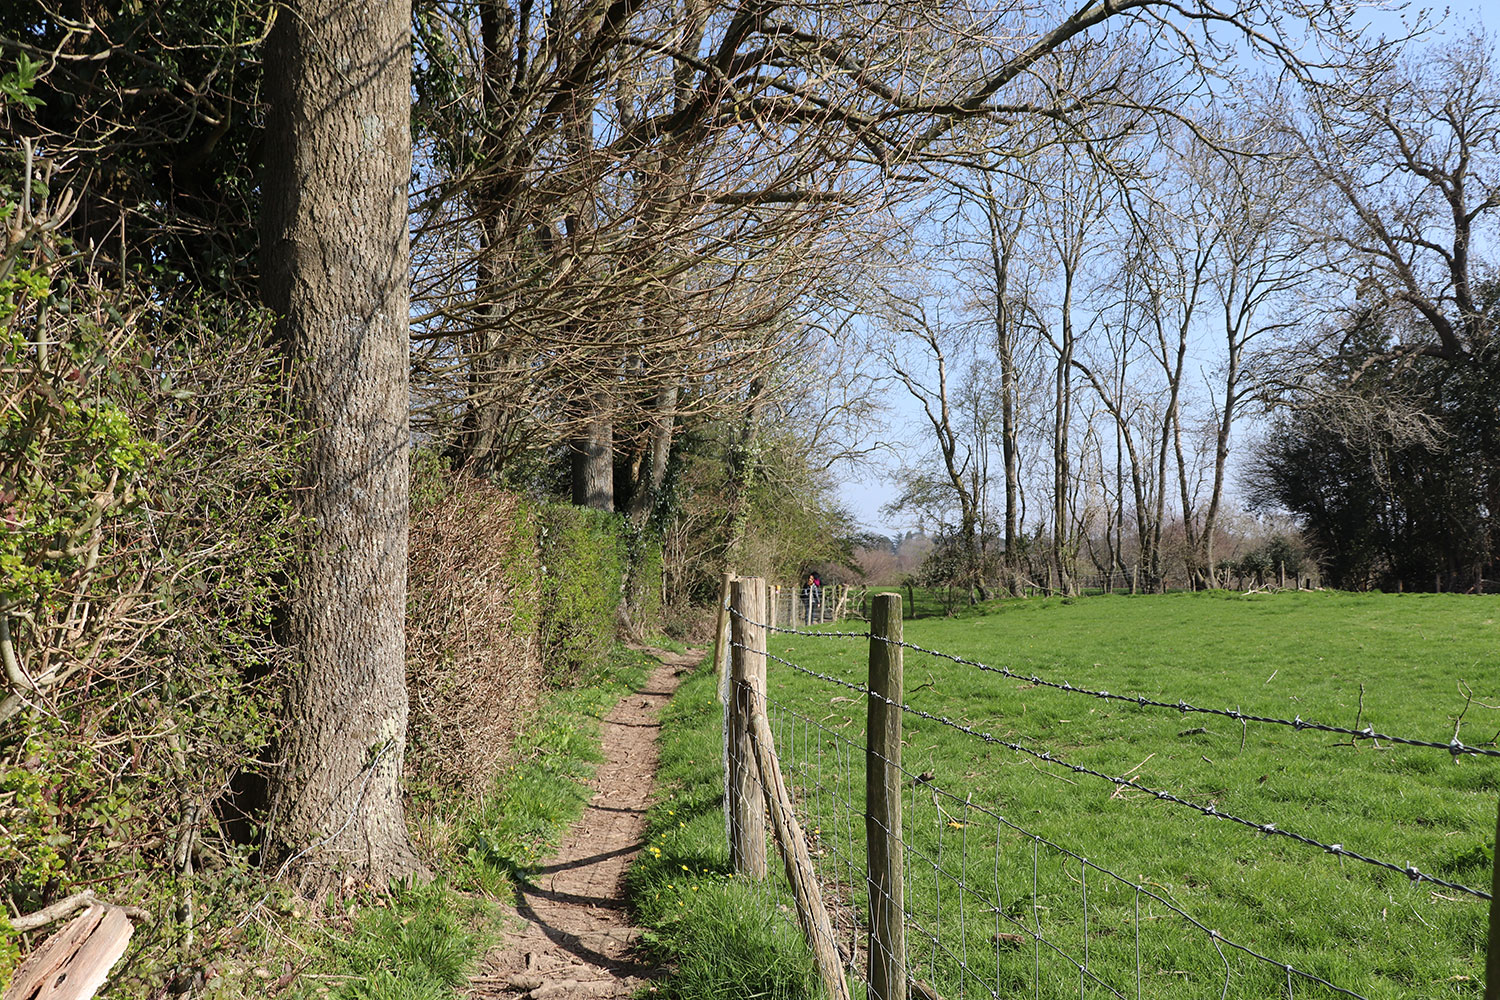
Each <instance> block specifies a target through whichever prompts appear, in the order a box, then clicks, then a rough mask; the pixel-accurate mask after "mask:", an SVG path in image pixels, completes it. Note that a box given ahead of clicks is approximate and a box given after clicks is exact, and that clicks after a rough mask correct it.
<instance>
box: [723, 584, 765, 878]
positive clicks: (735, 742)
mask: <svg viewBox="0 0 1500 1000" xmlns="http://www.w3.org/2000/svg"><path fill="white" fill-rule="evenodd" d="M729 605H730V607H731V608H732V609H733V610H734V612H735V613H734V614H731V615H730V619H731V620H730V635H731V636H732V637H733V640H732V642H731V644H730V652H731V653H732V654H733V655H732V656H731V657H730V681H731V684H730V700H729V705H730V709H729V805H728V808H729V860H730V862H731V864H732V865H733V866H734V870H735V873H736V874H738V875H748V876H750V877H751V878H753V879H762V878H765V877H766V823H765V815H766V814H765V804H764V802H763V801H762V794H763V793H762V791H761V786H760V778H759V777H758V776H757V774H756V767H755V748H754V747H753V746H752V745H751V742H750V726H751V712H752V711H753V710H754V704H753V702H754V697H755V695H757V694H758V695H760V696H761V697H762V698H764V696H765V691H766V630H765V629H764V628H763V627H762V626H761V625H760V624H759V623H761V622H763V621H765V618H764V617H762V616H763V615H764V614H765V610H766V582H765V581H764V580H760V579H755V578H747V579H743V580H735V581H734V582H733V583H731V584H730V596H729Z"/></svg>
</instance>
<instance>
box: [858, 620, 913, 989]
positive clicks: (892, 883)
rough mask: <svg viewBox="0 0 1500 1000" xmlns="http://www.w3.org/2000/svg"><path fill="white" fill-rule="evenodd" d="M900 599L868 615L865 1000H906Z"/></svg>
mask: <svg viewBox="0 0 1500 1000" xmlns="http://www.w3.org/2000/svg"><path fill="white" fill-rule="evenodd" d="M900 641H901V595H900V594H877V595H876V596H875V601H874V605H873V607H872V608H871V611H870V700H869V710H868V721H867V728H866V733H865V840H866V850H867V852H868V857H869V861H870V879H869V881H870V991H869V1000H906V913H905V909H906V900H905V886H904V883H903V882H902V868H903V852H904V848H903V846H902V842H901V708H900V705H901V698H902V694H901V666H902V656H901V647H900V646H898V645H896V643H899V642H900Z"/></svg>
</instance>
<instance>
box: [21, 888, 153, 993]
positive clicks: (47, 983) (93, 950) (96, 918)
mask: <svg viewBox="0 0 1500 1000" xmlns="http://www.w3.org/2000/svg"><path fill="white" fill-rule="evenodd" d="M133 933H135V928H134V927H133V926H132V925H131V923H130V917H129V916H127V915H126V913H125V910H124V909H122V908H121V907H118V906H108V905H106V904H103V903H96V904H94V905H93V906H90V907H89V908H88V909H87V910H84V911H83V912H82V913H80V914H79V915H78V916H76V917H74V918H73V920H72V921H71V922H70V923H69V924H68V925H67V926H66V927H64V928H63V929H62V930H60V931H58V932H57V933H56V934H54V935H52V936H51V937H49V938H48V939H47V940H46V941H45V942H43V943H42V946H41V947H40V948H38V949H37V950H36V951H34V952H32V953H31V955H30V956H28V957H27V959H26V961H24V962H22V963H21V967H20V968H19V969H17V970H16V974H15V977H14V978H13V979H12V980H11V983H10V988H9V989H7V990H6V991H5V997H4V1000H90V998H92V997H93V996H94V994H96V993H98V992H99V989H100V987H102V986H103V985H104V980H105V979H106V978H107V977H108V976H109V970H110V969H112V968H114V966H115V963H116V962H118V961H119V960H120V956H122V955H124V954H125V949H126V947H128V946H129V944H130V936H131V935H132V934H133Z"/></svg>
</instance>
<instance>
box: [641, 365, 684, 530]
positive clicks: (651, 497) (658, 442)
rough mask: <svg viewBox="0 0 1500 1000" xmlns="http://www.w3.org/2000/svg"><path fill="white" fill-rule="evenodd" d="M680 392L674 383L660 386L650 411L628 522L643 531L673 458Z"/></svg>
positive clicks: (654, 507) (654, 506)
mask: <svg viewBox="0 0 1500 1000" xmlns="http://www.w3.org/2000/svg"><path fill="white" fill-rule="evenodd" d="M678 395H679V389H678V386H677V384H676V383H675V382H673V383H671V384H669V385H662V386H659V387H658V388H657V390H656V400H655V405H654V407H653V411H652V415H651V416H652V419H651V428H650V431H649V432H648V433H649V436H648V440H647V442H646V453H645V454H644V455H643V456H642V461H641V472H640V475H639V476H637V477H636V482H635V489H634V492H632V493H631V495H630V511H629V516H630V521H631V523H632V524H634V525H635V526H636V527H643V526H644V525H645V524H646V522H647V521H649V520H650V519H651V512H652V511H653V510H655V509H656V498H657V496H658V495H659V494H660V493H661V488H662V485H663V484H664V483H665V482H666V480H667V463H668V461H669V460H670V459H671V457H672V433H673V429H674V427H675V425H676V421H677V397H678Z"/></svg>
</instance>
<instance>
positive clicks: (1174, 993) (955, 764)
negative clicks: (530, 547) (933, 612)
mask: <svg viewBox="0 0 1500 1000" xmlns="http://www.w3.org/2000/svg"><path fill="white" fill-rule="evenodd" d="M1497 619H1500V598H1495V597H1465V596H1456V595H1404V596H1403V595H1381V594H1370V595H1354V594H1341V593H1282V594H1258V595H1253V596H1245V595H1238V594H1224V593H1208V594H1186V593H1184V594H1169V595H1159V596H1158V595H1151V596H1139V597H1126V596H1111V597H1094V598H1087V599H1081V600H1076V601H1072V600H1064V599H1035V600H1023V601H1004V602H997V603H995V604H993V605H991V606H989V607H988V608H987V609H985V613H972V614H968V615H965V616H962V617H957V618H952V619H941V618H919V619H916V620H910V621H908V622H907V624H906V633H905V638H906V640H907V641H908V642H911V643H915V644H918V645H921V646H924V647H928V648H931V649H935V650H941V651H944V652H947V653H951V654H955V655H957V656H960V657H964V658H967V659H972V660H977V661H982V662H983V663H985V664H988V665H992V666H995V667H1000V666H1005V667H1008V668H1010V669H1011V670H1012V671H1014V672H1015V673H1017V674H1020V675H1021V676H1020V677H1005V676H1001V675H999V674H996V673H993V672H987V671H984V670H981V669H979V668H977V667H974V666H972V665H966V664H959V663H954V662H952V661H950V660H945V659H942V658H939V657H934V656H929V655H926V654H923V653H919V652H916V651H913V650H910V649H908V650H907V651H906V654H905V675H906V684H905V697H904V700H905V702H906V704H907V705H908V706H910V707H911V708H912V709H916V710H919V711H921V712H925V713H928V714H929V715H931V716H937V717H944V718H946V719H947V720H950V721H951V722H953V723H957V724H959V725H963V726H966V727H969V728H970V729H972V730H973V733H965V732H961V731H959V730H958V729H956V728H953V727H952V726H949V725H946V724H943V723H942V722H938V721H935V720H932V719H928V718H922V717H919V716H917V715H913V714H906V715H905V733H904V739H905V749H904V755H905V756H904V762H903V763H904V767H905V768H906V770H907V771H908V772H909V773H910V776H909V778H908V781H907V786H906V787H907V789H908V791H907V793H906V798H905V800H904V802H905V809H906V813H907V815H906V839H907V841H908V843H909V847H908V855H907V909H908V912H909V914H910V921H911V926H910V927H909V929H908V952H909V955H910V968H911V972H912V974H913V975H914V976H917V977H920V978H921V979H924V980H926V981H928V982H930V983H931V984H932V986H933V987H934V988H935V989H936V990H937V992H938V993H939V994H940V995H941V996H943V997H946V998H949V1000H952V998H956V997H960V996H967V997H975V996H991V995H999V996H1005V997H1009V996H1018V997H1031V996H1036V997H1046V998H1050V997H1070V996H1082V997H1091V996H1100V997H1106V996H1112V995H1118V996H1122V997H1136V996H1142V997H1153V998H1179V997H1183V998H1185V997H1209V996H1212V997H1219V996H1221V995H1223V996H1229V997H1275V996H1282V997H1286V996H1292V997H1315V996H1337V995H1345V994H1344V991H1347V993H1352V994H1354V995H1357V996H1364V997H1370V998H1396V997H1403V998H1409V997H1453V996H1477V995H1479V993H1480V990H1481V988H1482V977H1483V963H1484V948H1485V934H1486V918H1487V910H1488V904H1487V903H1486V902H1485V901H1484V900H1482V899H1479V898H1476V897H1474V896H1473V895H1469V894H1466V893H1464V892H1463V891H1462V890H1461V889H1459V890H1456V889H1452V888H1449V887H1447V886H1444V885H1440V884H1434V883H1432V882H1428V881H1424V880H1413V879H1410V878H1408V877H1407V876H1406V875H1404V874H1401V873H1400V872H1396V871H1391V870H1389V869H1385V868H1380V867H1376V866H1372V865H1369V864H1366V863H1363V862H1360V861H1356V860H1353V859H1352V858H1351V857H1349V856H1348V855H1347V854H1342V855H1341V853H1340V852H1341V851H1342V852H1357V853H1359V854H1362V855H1366V856H1368V857H1371V858H1374V859H1378V860H1382V861H1385V862H1388V863H1390V864H1392V865H1394V866H1396V867H1397V868H1400V869H1405V868H1407V867H1408V866H1412V867H1414V868H1416V869H1418V870H1420V871H1421V872H1423V873H1426V874H1427V875H1430V876H1433V877H1435V878H1438V879H1441V880H1443V881H1446V882H1451V883H1456V884H1458V885H1461V886H1466V887H1470V888H1475V889H1478V890H1481V891H1484V892H1488V891H1489V889H1490V878H1491V865H1492V863H1493V862H1492V858H1493V852H1494V832H1495V824H1496V807H1497V799H1500V758H1496V757H1477V756H1465V755H1453V754H1450V753H1449V752H1447V751H1446V750H1444V749H1433V748H1426V747H1411V746H1401V745H1393V744H1390V743H1388V742H1384V741H1371V740H1367V739H1362V740H1359V741H1353V740H1351V739H1350V738H1349V737H1347V736H1340V735H1335V734H1330V733H1326V732H1317V731H1311V730H1307V729H1298V728H1295V727H1292V726H1280V725H1267V724H1257V723H1247V724H1241V723H1240V722H1239V721H1236V720H1234V719H1229V718H1223V717H1218V716H1207V715H1200V714H1185V713H1181V712H1179V711H1176V710H1167V709H1162V708H1148V707H1140V706H1138V705H1136V704H1129V703H1121V702H1117V701H1109V700H1104V699H1100V698H1098V697H1092V696H1088V695H1084V694H1080V693H1078V692H1076V691H1060V690H1056V689H1054V688H1051V687H1047V686H1038V685H1035V684H1033V683H1032V682H1031V681H1030V680H1029V679H1028V678H1029V677H1030V676H1031V675H1033V674H1035V675H1036V676H1037V677H1038V678H1040V679H1042V680H1044V681H1049V682H1055V683H1059V684H1061V683H1067V684H1070V685H1072V686H1074V687H1081V688H1089V689H1094V690H1103V691H1109V692H1113V693H1115V694H1120V695H1128V696H1131V697H1134V696H1138V695H1139V696H1145V697H1146V698H1150V699H1155V700H1159V701H1164V702H1169V703H1172V704H1176V703H1177V702H1179V701H1182V702H1186V703H1188V704H1190V705H1193V706H1198V707H1202V708H1222V709H1226V710H1238V711H1241V712H1244V713H1247V714H1256V715H1263V716H1269V717H1275V718H1280V719H1286V720H1293V719H1296V718H1298V717H1300V718H1301V719H1303V720H1306V721H1313V722H1320V723H1328V724H1332V725H1337V726H1344V727H1349V728H1351V729H1363V728H1364V727H1366V726H1370V727H1373V728H1374V730H1375V731H1377V732H1382V733H1387V734H1392V735H1399V736H1405V737H1409V738H1414V739H1419V740H1430V741H1433V742H1437V743H1443V744H1446V743H1447V742H1448V741H1449V740H1450V739H1452V738H1453V737H1454V736H1455V727H1456V726H1457V735H1458V738H1459V739H1460V740H1462V742H1463V743H1465V744H1468V745H1470V746H1479V745H1484V744H1487V745H1489V746H1493V745H1494V742H1495V740H1496V738H1497V731H1500V707H1497V706H1500V669H1497V667H1496V649H1497V640H1500V625H1497ZM860 627H861V626H860V625H859V623H853V629H851V624H850V623H844V624H842V625H837V626H827V627H825V629H824V630H825V631H836V630H844V631H850V630H856V629H858V628H860ZM867 647H868V643H867V641H865V640H863V639H859V638H826V637H813V636H801V635H788V634H777V633H773V634H772V635H771V636H770V640H769V651H770V653H771V655H772V659H771V661H770V662H769V664H768V666H769V670H768V675H769V676H768V690H769V703H770V712H771V719H772V724H773V727H774V728H775V730H776V732H777V735H778V748H779V750H780V752H781V755H782V761H783V767H784V770H785V771H786V772H787V774H788V777H789V782H790V783H791V784H792V785H793V791H794V795H796V796H797V797H798V799H799V806H800V812H801V814H802V819H803V822H804V824H805V826H806V827H807V828H808V830H809V836H810V839H812V840H813V842H814V845H815V848H816V851H817V852H818V853H819V855H820V856H821V861H820V864H821V865H822V866H823V875H824V877H825V878H826V879H827V880H828V881H829V883H830V885H831V886H836V887H837V889H836V891H835V895H836V896H837V897H839V898H840V900H841V902H842V904H844V905H846V906H849V907H850V908H851V909H850V912H853V911H857V910H860V909H862V907H863V895H864V893H863V877H862V865H863V838H864V829H863V819H862V815H863V796H864V773H863V771H864V767H863V750H862V746H863V741H864V725H865V713H864V699H863V697H862V696H861V695H860V694H859V693H858V692H857V691H854V690H851V689H849V688H848V687H843V686H840V685H839V684H838V683H836V682H835V681H834V680H829V679H827V678H834V679H836V680H838V681H843V682H845V683H847V684H852V685H861V684H863V683H864V682H865V679H866V677H865V673H866V653H867ZM777 658H779V660H778V659H777ZM781 661H785V662H781ZM789 664H796V665H797V667H800V668H802V669H795V668H793V667H792V666H790V665H789ZM806 671H812V672H816V673H819V674H823V675H826V677H825V678H817V677H813V676H810V675H809V674H808V673H807V672H806ZM1470 690H1471V691H1472V695H1473V697H1472V699H1470V698H1469V696H1468V693H1467V692H1469V691H1470ZM1461 714H1462V719H1461V721H1460V715H1461ZM979 733H984V734H989V735H990V736H992V737H993V738H995V739H998V740H1002V741H1005V742H1006V743H1009V744H1014V745H1016V746H1021V747H1025V748H1027V749H1028V750H1030V751H1032V752H1031V753H1027V752H1024V751H1019V750H1016V749H1012V748H1011V747H1008V746H1004V745H997V744H996V743H993V742H987V741H985V740H984V739H981V738H979V737H978V736H977V735H975V734H979ZM1037 754H1050V755H1052V756H1053V757H1054V758H1060V759H1061V760H1063V761H1065V762H1067V764H1070V765H1075V766H1076V767H1077V768H1084V769H1088V770H1092V771H1096V772H1098V775H1094V774H1089V773H1087V772H1086V771H1080V770H1076V769H1072V768H1069V767H1066V766H1061V765H1059V764H1058V763H1057V762H1056V761H1049V760H1046V759H1042V758H1040V757H1039V756H1037ZM1104 776H1109V777H1117V778H1123V779H1134V780H1135V781H1137V782H1139V783H1140V785H1142V786H1145V787H1147V788H1149V789H1152V790H1158V791H1163V792H1166V793H1169V794H1170V795H1171V796H1175V797H1177V798H1179V799H1181V800H1183V801H1184V802H1186V803H1190V804H1191V805H1189V806H1184V805H1181V804H1175V803H1173V802H1170V801H1164V800H1162V799H1161V798H1159V797H1157V796H1155V795H1153V794H1151V793H1150V792H1148V791H1143V790H1141V789H1140V788H1137V787H1133V786H1126V785H1121V784H1119V783H1114V782H1111V781H1109V780H1107V777H1104ZM1191 806H1199V807H1206V808H1208V809H1212V810H1214V811H1216V812H1219V813H1228V814H1232V815H1234V816H1238V817H1241V818H1243V819H1248V820H1250V821H1252V822H1253V823H1254V824H1256V825H1257V826H1260V825H1265V824H1271V825H1273V826H1274V828H1275V830H1276V831H1289V832H1293V833H1295V834H1297V835H1299V836H1302V837H1306V838H1308V839H1309V840H1311V841H1314V842H1315V844H1314V845H1308V844H1304V843H1301V842H1298V841H1296V840H1293V839H1291V838H1288V837H1285V836H1282V835H1280V834H1279V833H1267V832H1262V831H1261V830H1258V829H1254V828H1251V827H1249V826H1246V825H1243V824H1240V823H1236V822H1232V821H1229V820H1224V819H1218V818H1215V817H1213V816H1210V815H1205V814H1204V812H1203V811H1202V810H1201V809H1196V808H1192V807H1191ZM1318 845H1321V846H1318ZM1335 845H1336V847H1335ZM1329 848H1335V849H1333V850H1329ZM1083 859H1087V861H1084V860H1083ZM1179 910H1180V911H1181V912H1178V911H1179ZM1183 913H1185V914H1187V915H1190V916H1191V917H1192V918H1193V920H1195V921H1197V923H1196V924H1194V923H1192V922H1190V921H1188V920H1187V919H1185V918H1184V917H1183V915H1182V914H1183ZM856 937H857V935H856V934H853V933H851V935H850V938H851V940H853V939H855V938H856ZM1250 952H1254V953H1255V954H1254V955H1252V954H1250ZM1256 956H1261V957H1256ZM1286 966H1291V967H1292V970H1291V971H1289V970H1287V969H1286V968H1285V967H1286ZM1319 980H1323V981H1326V983H1327V984H1332V986H1333V987H1337V989H1333V988H1330V986H1329V985H1325V984H1324V983H1321V982H1319Z"/></svg>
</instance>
